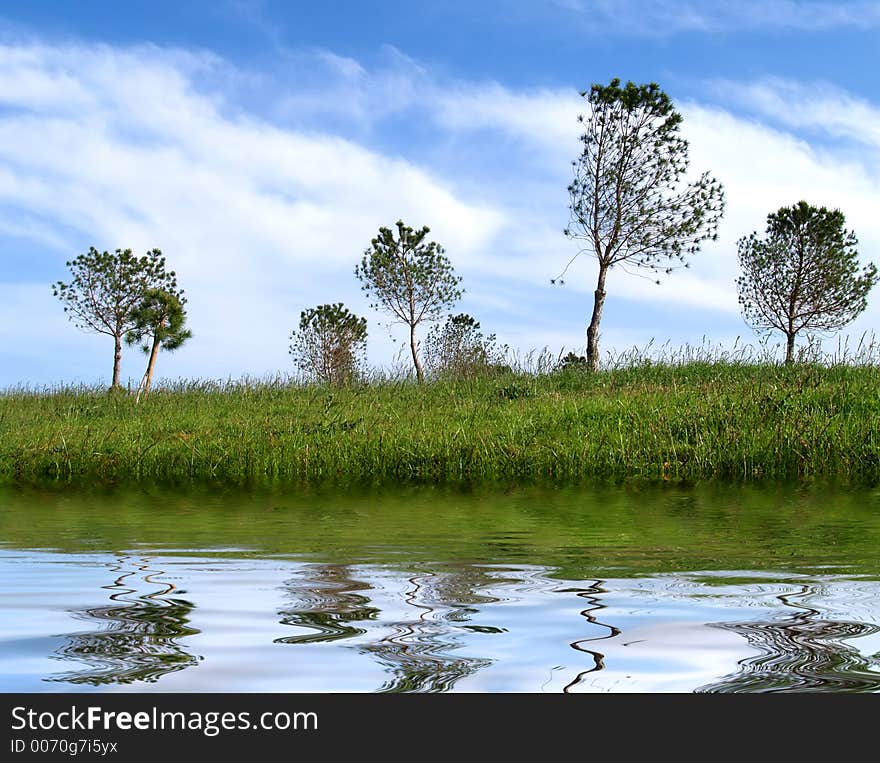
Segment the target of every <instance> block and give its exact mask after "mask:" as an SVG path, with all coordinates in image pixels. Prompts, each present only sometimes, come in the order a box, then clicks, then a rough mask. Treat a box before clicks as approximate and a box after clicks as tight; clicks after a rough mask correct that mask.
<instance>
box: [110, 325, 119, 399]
mask: <svg viewBox="0 0 880 763" xmlns="http://www.w3.org/2000/svg"><path fill="white" fill-rule="evenodd" d="M114 340H115V348H114V353H113V383H112V384H111V385H110V388H111V389H117V388H118V387H119V386H120V385H119V370H120V368H121V367H122V334H117V335H116V336H115V337H114Z"/></svg>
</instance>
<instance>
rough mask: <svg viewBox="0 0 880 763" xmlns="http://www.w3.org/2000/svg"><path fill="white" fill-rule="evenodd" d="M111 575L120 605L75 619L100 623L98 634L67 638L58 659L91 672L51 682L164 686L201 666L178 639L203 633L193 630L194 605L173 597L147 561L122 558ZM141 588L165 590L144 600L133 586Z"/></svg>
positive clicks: (86, 612)
mask: <svg viewBox="0 0 880 763" xmlns="http://www.w3.org/2000/svg"><path fill="white" fill-rule="evenodd" d="M110 569H111V570H112V571H113V572H114V573H118V574H117V576H116V578H115V580H114V582H113V583H112V584H111V585H107V586H103V588H104V589H106V590H108V591H112V593H111V594H110V600H111V601H112V602H114V604H113V605H109V606H104V607H91V608H89V609H85V610H81V611H76V612H74V613H73V616H74V617H76V618H77V619H80V620H84V621H86V622H89V623H96V624H97V625H98V628H97V629H96V630H92V631H87V632H84V633H72V634H66V635H65V638H66V639H67V644H65V646H63V647H61V648H60V649H59V650H57V652H56V654H55V659H59V660H64V661H66V662H71V661H73V662H82V663H85V664H86V665H87V666H88V668H87V669H84V670H77V671H69V672H65V673H58V674H56V675H53V676H50V677H48V678H47V679H46V680H47V681H59V682H67V683H74V684H91V685H92V686H101V685H104V684H114V683H119V684H128V683H133V682H135V681H158V680H159V679H160V678H161V677H162V676H164V675H166V674H168V673H172V672H174V671H177V670H183V669H184V668H187V667H189V666H191V665H195V664H197V663H198V661H199V659H200V658H199V657H197V656H195V655H192V654H190V653H188V652H187V651H186V650H185V649H183V648H182V647H181V646H180V645H179V644H178V643H177V639H180V638H183V637H184V636H191V635H193V634H196V633H198V632H199V631H198V630H196V629H194V628H192V627H190V626H189V625H188V623H189V618H190V613H191V612H192V610H193V604H191V603H190V602H188V601H186V600H185V599H181V598H177V597H171V596H169V594H171V593H173V592H174V591H175V590H176V589H175V586H174V585H173V584H172V583H161V582H159V581H157V580H155V579H154V578H155V576H158V575H162V574H163V572H162V571H161V570H155V569H152V568H151V567H150V560H149V559H148V558H146V557H137V558H135V557H127V556H122V557H119V559H118V560H117V561H116V562H115V563H113V564H111V565H110ZM141 583H146V584H148V585H150V586H151V587H153V588H155V587H157V586H158V587H159V589H158V590H154V591H151V592H150V593H144V594H138V592H137V588H136V587H133V586H138V585H139V584H141Z"/></svg>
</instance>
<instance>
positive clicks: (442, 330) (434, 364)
mask: <svg viewBox="0 0 880 763" xmlns="http://www.w3.org/2000/svg"><path fill="white" fill-rule="evenodd" d="M506 351H507V347H506V346H502V347H499V346H498V344H497V342H496V339H495V334H489V336H484V334H483V332H482V331H480V322H479V321H477V320H475V319H474V318H473V317H471V316H470V315H468V314H467V313H459V314H458V315H451V316H449V317H448V318H447V319H446V322H445V323H443V324H442V325H440V326H436V327H435V328H434V329H433V330H432V331H431V333H430V334H428V338H427V339H426V340H425V365H426V366H427V368H428V372H429V373H430V374H431V375H432V376H435V377H450V378H453V379H465V378H468V377H473V376H481V375H486V374H489V373H493V372H496V371H497V370H499V369H501V368H504V358H505V354H506Z"/></svg>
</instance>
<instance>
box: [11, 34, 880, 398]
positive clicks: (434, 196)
mask: <svg viewBox="0 0 880 763" xmlns="http://www.w3.org/2000/svg"><path fill="white" fill-rule="evenodd" d="M314 55H315V56H317V57H318V58H319V59H320V60H321V62H322V63H320V66H319V68H321V67H323V68H321V71H323V72H324V74H323V75H321V76H325V77H326V78H327V79H326V88H325V89H326V102H331V103H333V104H338V101H337V99H336V97H335V95H334V94H335V93H338V92H339V88H346V87H348V88H355V89H357V90H358V91H359V93H360V95H359V97H360V99H361V101H360V106H356V108H355V112H353V113H354V114H355V117H356V118H363V120H364V121H363V124H364V125H366V126H367V127H368V128H369V129H370V130H372V129H377V128H378V127H379V122H380V121H381V120H383V119H385V120H388V122H389V125H390V127H389V130H390V132H389V135H390V136H392V137H393V135H394V132H393V127H394V126H395V124H399V123H400V122H407V123H408V122H409V121H411V120H413V119H418V120H420V124H421V125H422V126H423V127H425V128H426V130H427V128H430V130H428V131H427V132H426V134H425V135H423V136H422V138H421V141H422V142H421V143H419V144H417V145H416V146H414V147H410V149H409V150H410V151H411V153H410V157H411V158H409V159H408V158H406V155H405V153H404V149H403V148H402V149H401V152H400V153H398V154H397V155H390V153H389V152H388V151H387V150H386V151H380V150H378V149H376V148H369V147H368V145H367V144H368V143H369V141H367V140H355V139H354V138H353V137H351V136H350V135H349V137H348V138H343V137H340V134H339V132H338V131H337V132H336V133H334V131H333V128H332V127H325V128H324V129H318V128H317V127H310V128H309V129H305V128H303V127H300V128H296V129H294V128H292V127H290V126H284V125H285V124H288V125H289V121H285V120H280V121H275V122H270V121H268V120H267V119H266V118H261V117H258V116H256V115H255V114H253V113H249V112H245V111H242V110H241V106H240V104H237V103H236V102H234V100H233V97H232V95H230V94H229V93H235V92H236V90H235V86H233V87H232V89H231V90H229V89H228V88H227V89H224V88H225V87H226V85H228V83H229V82H234V83H240V81H243V80H245V79H246V78H247V73H243V74H241V75H240V76H239V73H237V72H235V71H234V70H232V69H231V67H229V66H228V65H227V64H225V63H224V62H222V61H220V60H219V59H217V58H215V57H213V56H210V55H204V54H194V53H188V52H185V51H169V50H164V49H159V48H155V47H152V46H147V47H139V48H129V49H115V48H110V47H106V46H105V47H98V48H89V49H85V48H80V47H76V46H59V47H53V46H48V45H40V44H29V45H24V44H23V45H19V46H17V47H16V46H5V47H4V46H0V108H2V109H3V110H2V111H0V236H6V237H14V238H15V240H16V241H21V240H28V241H30V242H32V251H33V252H35V253H36V252H41V254H35V255H34V256H35V257H36V258H37V259H38V263H36V262H35V264H39V266H40V267H39V272H41V273H42V272H44V271H46V270H47V269H48V270H52V273H53V275H52V276H51V277H49V278H47V279H46V285H45V287H44V286H42V285H39V284H33V283H32V281H33V280H34V279H33V276H32V275H29V274H20V275H18V276H17V277H14V278H13V279H12V282H10V283H7V284H0V285H2V286H3V288H4V289H6V290H7V292H5V294H6V296H7V297H8V298H7V299H2V300H0V326H2V325H5V326H7V331H6V333H5V334H3V341H2V343H0V353H2V354H0V384H6V383H14V382H15V381H17V380H19V379H20V378H21V372H20V371H17V370H16V368H17V367H18V366H19V365H20V366H21V367H23V368H30V369H36V370H34V373H36V374H42V376H43V378H45V379H57V378H60V377H61V376H64V375H65V374H64V373H55V371H54V369H55V367H57V365H58V358H61V357H65V353H64V352H63V348H64V345H63V344H62V345H61V346H59V345H57V344H53V342H56V337H57V336H58V335H59V332H60V333H61V335H64V334H65V332H66V334H67V335H68V336H69V335H72V334H75V333H76V332H75V331H74V330H73V329H71V328H70V327H67V326H66V324H64V319H63V314H62V313H61V310H60V307H59V306H58V305H57V304H56V303H54V302H53V300H52V298H51V293H50V292H49V290H48V283H49V282H50V281H52V280H55V279H57V278H63V276H64V274H65V271H64V267H63V263H64V261H65V260H66V259H69V258H70V257H71V256H74V255H75V254H76V253H78V252H80V251H84V250H85V249H86V248H87V247H88V246H89V245H93V244H94V245H95V246H98V247H100V248H108V249H113V248H116V247H126V246H130V247H132V248H134V249H139V250H143V249H147V248H151V247H154V246H159V247H160V248H162V249H163V251H164V252H165V253H166V255H167V256H168V258H169V261H170V262H171V263H172V264H173V265H174V267H175V268H176V269H177V270H178V272H179V274H180V280H181V283H182V285H183V286H184V287H185V288H186V290H187V294H188V297H189V308H190V314H191V323H192V328H193V330H194V333H195V339H194V340H193V342H192V343H191V345H190V346H188V347H187V348H185V349H184V350H182V351H181V352H180V353H177V354H176V355H173V356H170V357H168V358H163V359H162V360H161V366H160V369H159V373H160V374H168V375H178V374H181V375H186V376H226V375H229V374H231V375H233V376H238V375H240V374H241V373H244V372H250V373H254V374H263V373H267V372H271V371H273V370H275V369H279V368H281V369H284V368H287V369H291V368H292V366H291V365H290V364H289V361H288V358H287V355H286V352H287V337H288V333H289V331H290V329H291V328H292V326H293V325H294V324H295V323H296V320H297V318H298V314H299V311H300V310H301V309H303V308H305V307H307V306H309V305H312V304H315V303H318V302H324V301H331V300H332V301H336V300H344V301H345V302H346V303H347V304H349V306H351V307H353V309H355V310H357V311H360V312H364V313H366V312H367V307H366V304H365V302H364V300H363V299H362V296H361V295H360V292H359V289H358V284H357V282H356V281H355V279H354V277H353V275H352V270H353V267H354V263H355V262H356V261H357V259H358V258H359V257H360V254H361V252H362V251H363V249H364V248H365V246H366V245H367V244H368V243H369V240H370V238H371V237H372V236H373V235H375V232H376V230H377V228H378V226H379V225H388V224H391V223H393V222H394V220H396V219H397V218H398V217H403V219H405V220H407V222H409V223H410V224H413V225H421V224H429V225H430V226H431V228H432V233H433V235H434V236H435V237H436V239H437V240H438V241H440V242H441V243H443V245H444V246H445V247H446V249H447V251H448V253H449V255H450V257H451V258H452V260H453V262H454V263H455V264H456V267H457V268H458V270H459V272H461V273H462V274H463V275H464V276H465V284H464V285H465V287H466V288H467V289H468V290H469V293H468V294H466V295H465V299H464V301H463V303H462V304H461V306H460V307H459V309H462V310H472V311H475V314H476V315H477V317H478V318H479V319H480V320H481V321H482V322H483V328H484V330H486V331H487V332H495V333H497V334H498V336H499V338H500V339H501V340H502V341H508V342H511V343H512V344H516V345H517V346H518V347H519V348H520V349H521V350H523V351H527V350H529V349H531V348H541V347H543V346H545V345H547V346H550V347H551V348H553V349H554V350H555V349H558V347H557V345H562V344H564V345H565V346H566V347H567V348H570V349H576V348H577V347H578V346H580V345H582V342H583V338H582V337H583V327H584V324H585V321H586V315H587V314H588V308H589V306H590V300H591V296H592V291H593V289H594V288H595V287H594V279H595V272H594V271H595V267H594V264H593V263H592V262H591V261H590V260H589V258H588V257H584V258H583V261H579V262H576V263H575V265H574V266H573V267H572V268H571V270H570V271H569V274H568V276H567V279H566V280H567V285H566V286H565V287H563V288H562V289H558V288H557V289H554V288H553V287H551V286H550V284H549V280H550V278H552V277H553V276H555V275H557V274H558V273H559V271H560V270H561V269H562V267H563V266H564V265H565V263H566V262H567V261H568V259H569V258H570V257H571V256H572V254H574V252H575V251H576V245H575V243H574V242H571V241H568V240H567V239H565V238H564V237H563V235H562V229H563V227H564V226H565V224H566V222H567V211H566V207H567V203H568V199H567V194H566V191H565V188H566V185H567V183H568V181H569V177H570V166H569V163H570V160H571V159H572V158H573V157H574V156H575V155H576V152H577V136H578V125H577V123H576V121H575V117H576V115H577V114H578V112H579V111H582V110H583V107H584V106H585V104H584V102H583V100H582V99H581V98H580V97H579V96H578V95H577V93H576V92H574V91H567V90H561V89H556V90H552V89H531V90H519V91H518V90H513V89H510V88H506V87H504V86H503V85H501V84H499V83H495V82H443V81H441V80H439V79H436V78H432V77H431V75H430V73H429V72H428V71H427V70H425V69H424V68H423V67H420V66H419V65H418V64H417V63H415V62H411V61H409V60H408V59H405V57H403V58H398V57H397V54H396V53H395V52H394V51H393V50H389V51H387V55H388V56H389V57H390V60H392V64H393V65H392V64H389V70H390V71H391V72H392V74H390V75H388V76H386V75H385V74H383V73H382V72H379V73H376V72H370V71H367V70H365V69H364V68H363V67H362V66H361V64H360V63H359V62H357V61H354V60H352V59H344V58H341V57H338V56H335V55H334V54H331V53H328V52H319V53H315V54H314ZM311 76H314V72H313V73H312V75H311ZM395 78H398V79H399V81H400V82H402V83H408V84H405V85H401V86H400V87H399V88H398V87H397V85H395V84H394V82H395ZM205 81H208V82H211V83H214V86H210V87H209V86H207V85H205V84H204V82H205ZM217 82H219V83H220V85H219V86H217V85H216V83H217ZM313 85H314V81H312V82H311V83H310V84H309V85H308V87H306V91H308V98H307V99H305V100H302V99H300V100H299V101H298V100H297V99H298V98H299V91H297V90H296V89H294V91H293V92H292V94H291V97H290V99H289V100H288V103H287V107H286V108H294V107H295V106H294V104H297V103H298V104H299V105H298V106H296V107H295V108H300V109H301V110H302V112H303V113H309V116H310V118H312V117H315V115H316V114H317V112H315V111H313V110H312V111H310V110H311V109H313V107H314V103H312V102H311V101H310V100H309V99H311V98H312V97H313V96H314V97H317V95H316V93H315V92H312V90H311V88H313ZM416 87H418V88H420V89H421V90H420V92H421V93H422V96H423V97H422V98H421V99H418V100H416V99H413V98H412V97H411V95H408V93H411V92H412V89H413V88H416ZM718 87H719V91H718V92H723V93H724V94H726V95H735V98H734V102H735V103H736V105H737V107H738V110H739V113H738V114H735V113H732V112H730V111H728V110H726V109H723V108H720V107H718V106H712V105H707V104H705V103H693V102H683V103H681V104H680V106H681V108H682V111H683V114H684V117H685V121H684V131H685V134H686V136H687V137H688V138H689V140H690V141H691V158H692V167H693V168H694V170H697V171H701V170H703V169H708V170H710V171H711V172H712V173H713V174H714V175H716V176H717V177H718V178H719V179H720V180H721V181H722V182H723V183H724V185H725V188H726V190H727V196H728V211H727V215H726V217H725V219H724V221H723V222H722V226H721V229H720V240H719V241H718V242H717V243H715V244H711V245H708V246H706V247H705V250H704V252H703V253H701V254H700V255H698V256H697V257H695V258H693V260H692V268H691V269H690V270H687V271H677V272H675V273H673V274H672V275H671V276H669V277H668V278H665V279H664V283H663V285H662V286H656V285H654V284H653V283H651V282H650V281H649V280H645V279H642V278H637V277H634V276H632V275H629V274H627V273H625V272H618V271H614V272H612V274H611V276H610V277H609V282H608V291H609V301H608V304H607V306H606V310H607V311H608V312H607V316H611V317H612V318H613V317H614V316H615V315H616V316H618V320H624V321H625V323H626V325H620V324H617V325H615V324H613V323H611V322H609V321H610V318H608V317H606V325H604V326H603V332H604V333H603V337H604V340H603V341H606V344H605V345H604V347H605V348H607V349H610V348H612V347H618V348H623V347H629V346H632V345H634V344H635V345H639V346H644V345H645V344H647V342H648V341H649V340H650V339H652V338H654V339H656V340H657V341H659V342H663V341H665V340H666V339H667V338H671V339H672V340H673V342H676V341H691V342H693V341H699V338H700V336H701V335H702V334H704V333H706V332H707V330H711V331H712V332H716V333H715V335H717V336H736V335H737V334H743V333H746V330H745V329H744V326H743V324H742V321H741V319H740V317H739V315H738V309H737V303H736V294H735V288H734V279H735V277H736V275H737V264H736V249H735V243H736V240H737V238H739V237H740V236H742V235H746V234H747V233H749V232H750V231H752V230H760V229H762V228H763V226H764V223H765V218H766V215H767V214H768V212H771V211H773V210H775V209H777V208H778V207H780V206H782V205H785V204H791V203H794V202H796V201H798V200H799V199H801V198H806V199H807V200H808V201H811V202H812V203H815V204H825V205H829V206H837V207H840V208H841V209H843V210H844V212H845V213H846V215H847V220H848V222H849V224H850V226H851V227H852V228H853V229H855V230H856V232H857V233H858V234H859V237H860V240H861V242H862V251H863V253H864V255H865V257H864V258H865V259H867V258H870V257H873V258H874V259H875V261H876V260H877V259H878V257H877V255H876V252H877V251H878V250H880V219H878V218H877V216H876V210H877V209H878V208H880V178H878V174H877V172H876V169H871V166H870V165H871V159H870V157H871V156H873V153H872V152H871V151H869V152H868V153H866V152H865V151H862V152H857V151H853V150H850V148H849V144H858V145H860V146H862V147H868V148H869V149H873V147H874V146H876V145H877V137H876V134H875V131H876V127H875V123H876V122H877V119H876V115H877V108H876V106H874V105H872V104H870V103H868V102H866V101H863V100H858V99H855V98H853V97H852V96H850V95H848V94H846V93H841V92H840V91H833V90H830V89H827V88H824V89H823V88H815V87H809V86H796V85H793V84H791V83H785V82H779V81H771V82H767V81H765V82H759V83H756V84H755V83H753V84H748V83H746V84H740V85H736V84H735V83H733V84H731V83H721V84H720V85H719V86H718ZM724 88H726V90H724ZM390 91H394V92H396V93H397V96H398V100H397V101H396V102H395V103H394V104H393V105H392V106H391V107H389V110H388V111H386V112H384V115H383V116H381V117H378V116H376V114H377V112H376V110H375V109H373V107H372V105H371V104H373V103H377V102H379V101H381V100H382V99H383V97H384V95H385V94H386V93H387V92H390ZM224 93H225V94H226V95H227V97H226V98H225V97H224ZM334 107H335V106H334ZM358 110H360V111H358ZM358 114H360V116H358ZM773 115H777V116H775V117H774V116H773ZM778 115H782V116H781V117H780V116H778ZM832 115H833V116H834V117H835V118H834V119H831V118H830V116H832ZM276 116H277V115H276ZM337 116H338V114H337ZM826 117H827V118H826ZM395 120H398V121H397V122H396V123H395ZM293 121H296V120H293ZM316 124H317V123H316ZM819 132H821V135H819ZM817 135H819V137H818V138H817V139H815V140H814V138H816V136H817ZM844 138H845V140H843V141H841V139H844ZM412 157H418V162H416V161H414V160H413V158H412ZM452 179H454V180H452ZM0 256H2V255H0ZM3 272H4V273H6V275H5V276H4V277H5V278H7V280H8V279H9V278H10V276H9V271H8V269H7V270H6V271H3ZM25 282H26V283H25ZM9 290H12V291H9ZM10 295H13V296H10ZM29 298H32V299H33V303H32V305H31V307H30V315H31V316H32V319H31V320H29V321H28V327H27V332H28V334H27V337H24V336H23V335H19V334H17V333H16V332H15V331H11V330H9V329H8V327H10V326H16V325H17V324H20V323H21V316H22V315H23V314H24V313H27V312H28V299H29ZM369 315H370V322H371V334H370V337H371V341H370V346H371V354H372V358H373V360H374V361H379V362H387V361H388V360H389V359H390V358H391V357H392V356H393V350H394V348H392V347H390V346H389V343H388V342H387V341H386V339H385V334H384V331H382V330H380V329H379V328H378V327H377V326H376V322H377V320H378V316H376V315H375V314H374V313H370V314H369ZM646 316H647V317H646ZM664 316H666V317H664ZM878 317H880V312H878V310H877V308H875V307H873V306H872V307H870V308H869V311H868V312H867V313H866V315H865V316H863V317H862V318H861V319H860V320H859V321H858V322H857V323H856V324H855V325H854V327H853V331H854V332H859V331H861V330H863V329H864V328H870V327H873V326H875V325H877V319H878ZM707 327H708V328H707ZM65 341H68V340H65ZM69 342H70V344H69V346H70V347H71V348H74V347H75V348H76V350H75V352H76V354H77V358H76V362H75V363H72V364H70V365H69V366H67V368H68V369H69V374H70V376H76V377H78V378H88V379H91V378H94V377H95V376H97V375H98V373H105V374H106V373H107V371H108V370H109V360H108V358H106V357H105V355H108V354H109V351H107V350H106V348H105V347H104V343H103V338H94V337H87V338H82V337H75V338H74V337H72V336H70V338H69ZM554 343H556V344H554ZM26 345H27V346H26ZM41 347H43V348H45V350H41V349H40V348H41ZM38 357H42V358H44V360H43V361H39V362H38V360H36V359H37V358H38ZM22 359H24V360H22ZM64 362H65V363H67V361H64ZM126 363H127V365H126V373H129V374H130V375H131V376H133V377H137V376H139V375H140V373H141V363H142V361H141V359H140V358H139V357H137V356H136V354H135V353H129V355H128V357H127V360H126ZM47 369H48V370H47ZM84 369H94V370H92V371H89V370H84Z"/></svg>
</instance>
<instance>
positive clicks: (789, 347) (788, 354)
mask: <svg viewBox="0 0 880 763" xmlns="http://www.w3.org/2000/svg"><path fill="white" fill-rule="evenodd" d="M786 336H787V337H788V343H787V344H786V346H785V365H787V366H790V365H791V364H792V363H794V337H795V334H794V332H791V333H788V332H786Z"/></svg>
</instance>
